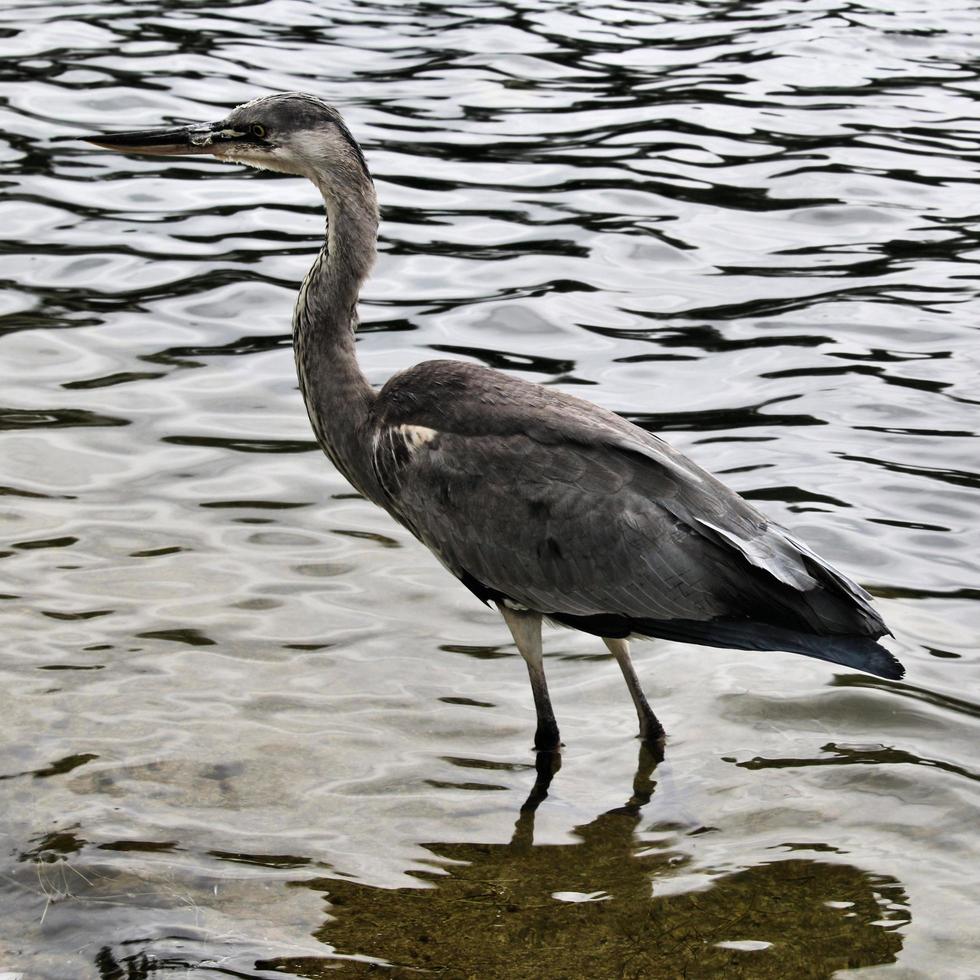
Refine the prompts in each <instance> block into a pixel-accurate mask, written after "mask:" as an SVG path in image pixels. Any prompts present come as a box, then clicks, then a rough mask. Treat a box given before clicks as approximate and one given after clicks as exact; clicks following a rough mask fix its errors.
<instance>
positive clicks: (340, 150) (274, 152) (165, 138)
mask: <svg viewBox="0 0 980 980" xmlns="http://www.w3.org/2000/svg"><path fill="white" fill-rule="evenodd" d="M83 139H85V140H86V141H87V142H89V143H95V144H96V145H97V146H104V147H106V148H107V149H110V150H119V151H121V152H123V153H144V154H151V155H154V156H185V155H188V154H202V153H207V154H210V155H211V156H213V157H217V158H218V159H219V160H228V161H230V162H234V163H245V164H248V165H249V166H251V167H259V168H260V169H263V170H278V171H280V172H282V173H287V174H300V175H302V176H305V177H309V178H311V179H312V180H314V181H317V182H318V183H323V182H324V179H325V177H326V176H327V175H331V174H333V175H339V176H341V177H344V178H346V180H347V182H348V183H349V182H350V181H351V178H356V177H361V178H363V177H367V178H368V181H369V182H370V177H369V176H368V170H367V164H366V163H365V162H364V157H363V155H362V154H361V150H360V147H358V145H357V143H356V142H355V141H354V137H353V136H351V134H350V131H349V130H348V129H347V127H346V126H345V125H344V121H343V119H341V117H340V113H339V112H337V110H336V109H334V108H333V106H330V105H327V103H326V102H323V101H322V100H321V99H318V98H316V97H315V96H312V95H304V94H302V93H299V92H288V93H283V94H278V95H269V96H266V97H264V98H261V99H255V100H254V101H253V102H246V103H245V104H244V105H240V106H238V108H237V109H233V110H232V111H231V112H229V113H228V115H227V116H225V117H224V118H223V119H220V120H218V121H217V122H213V123H198V124H195V125H192V126H181V127H178V128H176V129H173V128H171V129H149V130H141V131H138V132H131V133H112V134H106V135H99V136H86V137H83Z"/></svg>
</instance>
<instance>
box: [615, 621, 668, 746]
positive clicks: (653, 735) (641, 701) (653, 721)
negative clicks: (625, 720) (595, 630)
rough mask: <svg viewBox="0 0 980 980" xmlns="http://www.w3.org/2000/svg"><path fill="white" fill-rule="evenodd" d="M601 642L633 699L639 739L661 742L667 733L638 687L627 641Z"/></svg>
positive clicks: (638, 682) (641, 689)
mask: <svg viewBox="0 0 980 980" xmlns="http://www.w3.org/2000/svg"><path fill="white" fill-rule="evenodd" d="M602 641H603V643H605V644H606V646H607V647H609V652H610V653H611V654H612V655H613V656H614V657H615V658H616V663H618V664H619V669H620V670H621V671H622V672H623V678H624V679H625V681H626V686H627V687H628V688H629V692H630V697H631V698H632V699H633V704H634V705H636V715H637V717H638V718H639V719H640V738H642V739H643V740H644V741H645V742H660V741H663V738H664V736H665V735H666V734H667V733H666V732H665V731H664V726H663V725H661V724H660V722H659V721H657V716H656V715H655V714H654V713H653V711H652V710H651V709H650V705H649V704H648V703H647V699H646V696H645V695H644V693H643V688H641V687H640V679H639V678H638V677H637V676H636V671H635V670H634V669H633V662H632V661H631V660H630V645H629V643H628V641H626V640H616V639H613V638H612V637H608V636H604V637H603V638H602Z"/></svg>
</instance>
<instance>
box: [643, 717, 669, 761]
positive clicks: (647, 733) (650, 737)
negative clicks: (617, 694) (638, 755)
mask: <svg viewBox="0 0 980 980" xmlns="http://www.w3.org/2000/svg"><path fill="white" fill-rule="evenodd" d="M639 738H640V741H641V742H643V744H644V745H648V746H650V747H651V748H653V747H659V749H660V751H661V753H662V752H663V747H664V743H665V742H666V741H667V731H666V729H665V728H664V726H663V725H661V724H660V722H659V721H658V720H657V716H656V715H655V714H654V713H653V712H652V711H651V712H650V713H649V714H648V715H641V716H640V735H639Z"/></svg>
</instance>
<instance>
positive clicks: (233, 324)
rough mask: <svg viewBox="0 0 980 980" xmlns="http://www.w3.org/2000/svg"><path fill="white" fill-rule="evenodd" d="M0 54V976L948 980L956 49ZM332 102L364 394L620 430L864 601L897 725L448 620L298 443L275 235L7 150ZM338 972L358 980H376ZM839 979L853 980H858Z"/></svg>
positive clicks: (963, 392)
mask: <svg viewBox="0 0 980 980" xmlns="http://www.w3.org/2000/svg"><path fill="white" fill-rule="evenodd" d="M881 7H882V5H880V4H871V3H854V2H846V3H845V2H840V0H819V2H812V0H806V2H803V0H798V2H785V0H784V2H778V3H776V2H756V3H747V4H746V3H739V4H734V3H721V2H711V3H709V2H702V3H698V2H693V0H689V2H687V3H685V4H676V3H666V2H664V3H661V2H652V3H636V2H631V3H625V2H618V3H617V2H611V3H606V4H591V3H589V4H571V3H557V2H552V0H538V2H532V0H526V2H524V0H522V2H513V3H489V2H474V3H466V2H461V3H457V4H452V5H443V4H414V3H396V4H391V3H380V2H356V0H347V2H332V0H331V2H325V3H312V2H302V0H273V2H269V3H222V4H216V3H215V4H208V3H198V2H189V0H188V2H183V3H177V2H157V3H141V2H131V3H124V4H120V3H118V2H113V3H108V2H80V3H66V2H62V3H43V4H42V3H34V4H28V3H23V4H18V3H8V4H6V5H4V6H3V7H2V8H0V54H2V55H4V61H3V63H2V64H0V96H2V102H0V125H2V130H3V132H4V134H5V135H4V137H3V139H2V140H0V167H2V176H0V180H2V182H3V187H4V198H3V201H2V205H0V207H2V216H3V224H2V231H0V235H2V238H3V252H4V258H3V273H2V278H3V280H4V286H5V287H6V290H5V292H4V294H3V296H2V306H0V494H2V500H0V600H3V601H0V617H2V618H0V635H2V637H3V645H2V650H0V691H2V692H3V693H2V695H0V697H2V709H3V721H2V725H3V738H2V746H0V801H2V809H0V820H2V824H0V833H2V838H0V840H2V850H0V862H2V863H0V974H2V975H3V976H6V975H7V973H5V972H4V971H8V973H13V974H15V975H16V974H20V973H23V974H24V975H25V977H29V978H32V980H33V978H52V980H64V978H67V977H71V978H75V977H79V978H87V977H98V978H102V980H116V978H129V980H139V978H149V977H152V976H157V975H164V974H170V973H172V974H176V975H180V976H193V977H209V976H242V977H273V976H276V977H279V976H284V975H285V976H297V977H325V976H337V975H341V976H347V975H351V976H355V975H360V974H361V973H367V972H370V971H371V970H372V969H373V970H375V971H377V972H381V973H382V974H384V973H386V972H387V973H389V974H391V975H396V976H402V975H405V976H407V975H409V974H410V973H411V975H415V973H414V972H413V971H416V970H421V971H422V973H423V975H425V974H426V971H428V972H430V973H434V974H436V975H440V976H447V977H457V976H458V977H463V976H474V977H477V976H478V977H507V978H517V977H532V976H533V977H577V976H592V977H599V976H610V977H612V976H616V977H619V976H624V977H659V976H664V977H674V976H679V975H691V976H705V975H720V974H722V973H724V974H725V975H731V976H752V977H764V976H772V977H783V976H786V977H790V976H792V977H799V976H813V977H821V976H828V975H830V974H831V973H833V972H834V971H844V970H847V969H848V968H857V967H878V968H880V973H881V975H889V976H894V977H899V976H900V977H937V976H942V977H959V976H970V975H976V969H977V963H978V961H980V950H978V946H977V940H976V920H977V914H978V889H977V884H976V867H977V864H976V862H977V848H976V843H977V819H976V812H977V811H976V804H977V793H976V783H977V770H976V746H977V727H978V726H977V717H978V713H980V702H978V698H977V693H976V692H977V690H978V681H980V639H978V637H980V615H978V603H977V600H978V598H980V574H978V562H977V554H978V552H980V534H978V528H980V502H978V494H977V488H978V485H980V452H978V449H977V441H976V431H975V430H976V428H977V426H976V420H977V411H978V409H977V405H978V400H977V376H978V358H977V355H976V351H977V340H978V338H977V323H978V322H980V302H978V299H977V279H978V266H977V264H976V260H977V258H978V256H980V241H978V239H980V217H978V215H980V193H978V191H977V177H978V170H980V150H978V142H977V141H978V136H980V125H978V123H977V121H976V115H977V113H976V106H977V98H978V93H980V81H978V77H977V71H976V51H977V45H978V42H980V36H978V35H980V28H978V26H977V24H978V21H977V17H976V13H977V11H976V6H975V4H971V3H961V4H956V3H951V4H944V5H943V9H942V10H941V11H940V12H934V8H933V7H932V6H931V5H930V4H928V3H926V2H925V0H916V2H911V0H896V2H894V3H890V4H888V5H887V10H883V9H881ZM291 89H302V90H308V91H312V92H315V93H317V94H319V95H322V96H324V97H326V98H329V99H330V100H332V101H334V102H335V103H336V104H337V105H339V106H340V107H341V108H342V109H343V111H344V113H345V115H346V117H347V119H348V122H349V124H350V126H351V128H352V130H353V131H354V133H355V134H356V136H357V137H358V139H359V140H361V141H362V143H363V145H364V147H365V151H366V153H367V156H368V159H369V162H370V165H371V167H372V170H373V171H374V173H375V176H376V180H377V184H378V190H379V194H380V198H381V200H382V204H383V209H384V213H383V226H382V231H381V248H382V255H381V258H380V262H379V265H378V268H377V271H376V274H375V276H374V278H373V280H372V281H371V283H370V284H369V285H368V287H367V289H366V292H365V296H364V302H363V304H362V319H363V323H364V325H363V331H362V335H361V338H360V344H359V351H360V356H361V358H362V362H363V364H364V366H365V369H366V371H367V373H368V375H369V377H370V379H371V380H372V381H373V382H376V383H379V384H380V383H382V382H383V381H384V380H385V379H386V378H387V377H388V376H389V375H390V374H392V373H393V372H394V371H396V370H398V369H399V368H402V367H404V366H406V365H409V364H412V363H414V362H416V361H418V360H421V359H423V358H426V357H432V356H444V355H445V354H447V353H448V354H449V355H451V356H457V357H461V358H468V359H474V360H477V361H480V362H483V363H487V364H491V365H493V366H495V367H499V368H502V369H504V370H509V371H514V372H516V373H518V374H520V375H521V376H523V377H527V378H530V379H532V380H536V381H540V382H543V383H546V384H554V385H557V386H560V387H562V388H564V389H566V390H569V391H573V392H576V393H578V394H582V395H584V396H586V397H588V398H590V399H593V400H594V401H596V402H599V403H601V404H603V405H606V406H608V407H610V408H613V409H615V410H617V411H619V412H622V413H624V414H626V415H628V416H629V417H630V418H632V419H634V420H635V421H638V422H639V423H640V424H642V425H644V426H647V427H650V428H652V429H655V430H657V431H660V432H663V433H665V434H666V435H667V436H668V438H670V439H671V441H673V442H674V443H675V444H676V445H678V446H680V447H682V448H683V449H684V450H685V451H687V452H689V453H690V454H691V455H692V456H693V457H694V458H695V459H696V460H697V461H698V462H700V463H702V464H704V465H706V466H708V467H709V468H710V469H712V470H713V471H715V472H716V473H718V474H720V475H722V477H723V478H724V479H725V480H726V481H727V482H729V483H730V484H731V485H733V486H735V487H736V488H737V489H739V490H740V491H742V492H743V493H745V494H746V495H747V496H748V497H749V498H750V499H752V500H755V501H758V502H759V503H760V506H762V507H763V508H764V509H765V510H766V511H767V512H768V513H769V514H771V515H772V516H773V517H774V518H776V519H778V520H780V521H782V522H783V523H784V524H786V525H788V526H789V527H790V528H792V529H793V530H794V531H795V532H797V533H798V534H800V535H801V536H802V537H804V538H805V539H806V540H807V541H808V542H810V543H811V544H812V545H813V546H814V547H816V548H817V549H818V550H819V551H820V552H821V553H822V554H824V555H825V556H827V557H828V558H829V559H831V560H832V561H834V562H835V563H836V564H838V565H840V566H841V567H842V568H844V569H846V570H847V571H848V572H849V573H850V574H851V575H853V576H854V577H855V578H856V579H858V580H859V581H861V582H862V583H864V584H865V585H866V586H867V587H868V588H869V589H870V590H871V591H872V592H873V593H874V594H875V595H876V597H877V605H878V607H879V609H880V610H881V612H882V613H883V615H884V616H885V618H886V619H887V621H888V623H889V625H890V626H891V628H892V630H893V631H894V633H895V639H894V641H888V642H889V646H890V648H891V649H892V650H893V651H894V652H895V653H896V654H897V655H898V656H899V657H900V658H901V659H902V660H903V662H904V663H905V664H906V667H907V668H908V673H907V675H906V677H905V679H904V680H903V681H901V682H896V683H892V682H887V681H882V680H878V679H876V678H872V677H869V676H866V675H859V674H854V673H847V672H844V671H842V670H837V671H835V670H834V669H832V668H830V667H829V666H828V665H825V664H820V663H817V662H814V661H808V660H804V659H803V658H799V657H793V656H789V655H778V654H773V655H761V654H755V655H753V654H749V653H738V652H725V651H718V650H702V649H699V648H694V647H682V646H678V645H675V644H670V643H665V642H661V643H656V644H643V645H637V647H636V648H635V659H636V662H637V667H638V670H639V672H640V674H641V676H642V677H643V678H644V682H645V685H646V687H647V690H648V693H649V695H650V696H651V700H652V701H653V703H654V705H655V707H656V708H657V710H658V713H659V714H660V716H661V718H662V719H663V720H664V722H665V723H666V725H667V728H668V730H669V731H670V732H671V736H672V737H671V739H670V742H669V744H668V748H667V755H666V759H665V760H664V761H663V762H662V763H660V764H659V765H658V766H657V767H656V768H655V769H651V763H652V760H650V759H649V758H644V757H643V756H642V755H641V757H640V759H639V762H638V760H637V743H636V742H635V741H634V739H633V735H634V725H635V717H634V715H633V712H632V708H631V706H630V705H629V701H628V698H627V695H626V691H625V689H624V688H623V685H622V682H621V680H620V678H619V676H618V671H617V669H616V666H615V664H614V663H613V662H612V661H611V660H610V659H609V658H607V657H605V656H602V653H603V652H604V651H603V649H602V647H601V645H600V644H597V642H596V641H595V640H594V639H593V638H590V637H587V636H583V635H580V634H574V633H567V632H558V631H554V632H552V633H549V635H548V636H547V639H546V650H547V654H548V659H547V667H548V671H549V678H550V682H551V686H552V693H553V697H554V700H555V704H556V709H557V712H558V716H559V721H560V723H561V726H562V734H563V737H564V739H565V741H566V743H567V747H566V750H565V752H564V757H563V764H562V768H561V770H560V771H559V772H558V773H557V774H556V775H555V776H554V779H553V781H552V783H551V785H550V788H549V791H548V796H547V798H546V799H544V800H543V802H541V803H540V805H539V806H538V808H537V810H536V811H530V810H525V811H524V812H523V813H522V811H521V806H522V803H523V802H524V800H525V798H526V797H527V796H528V794H529V793H531V792H532V787H533V786H534V784H535V771H534V758H533V753H532V751H531V749H530V740H531V735H532V730H533V709H532V706H531V699H530V692H529V690H528V687H527V681H526V675H525V671H524V667H523V664H522V662H521V660H520V657H519V655H518V654H517V652H516V650H515V649H514V647H513V646H512V644H511V643H510V642H509V637H508V636H507V634H506V631H505V629H504V627H503V625H502V624H501V622H500V621H499V619H498V617H497V615H496V614H495V613H494V612H492V611H491V610H489V609H486V608H484V607H482V606H481V605H479V604H478V603H477V602H476V601H475V599H473V598H472V596H470V595H469V594H468V593H467V592H466V591H465V590H464V589H463V588H462V587H461V586H459V585H457V584H456V583H454V582H453V581H452V580H451V579H450V578H449V577H448V576H447V575H446V574H445V572H443V570H442V569H441V568H440V567H439V566H438V565H437V563H436V562H435V560H434V559H433V558H431V556H429V554H428V553H427V552H426V551H424V549H423V548H422V547H421V546H420V545H418V544H417V543H416V542H415V541H414V540H413V539H412V538H411V537H410V536H409V535H408V534H407V533H406V532H405V531H403V530H402V529H401V528H399V527H397V526H395V525H394V524H393V522H392V521H391V520H390V519H389V518H388V517H387V516H386V515H385V514H383V513H382V512H380V511H378V510H377V509H375V508H373V507H372V506H370V505H369V504H367V503H366V502H364V501H362V500H360V499H359V498H358V497H357V496H356V495H354V494H352V493H351V491H350V489H349V487H348V486H347V485H346V484H345V483H344V481H343V479H342V478H341V477H340V476H339V475H338V474H337V473H336V472H334V471H333V469H332V468H331V466H330V465H329V464H328V463H327V461H326V460H325V459H324V458H323V457H322V456H321V455H320V454H319V452H318V451H317V450H316V448H315V446H314V445H313V442H312V436H311V433H310V431H309V428H308V423H307V421H306V417H305V412H304V410H303V407H302V404H301V402H300V398H299V395H298V392H297V390H296V383H295V376H294V369H293V364H292V358H291V355H290V351H289V346H290V338H289V335H288V323H289V313H290V309H291V305H292V302H293V300H294V297H295V293H296V289H297V284H298V282H299V280H300V279H301V278H302V276H303V274H304V272H305V269H306V267H307V266H308V264H309V262H310V261H311V259H312V256H313V254H314V253H315V251H316V249H317V248H318V247H319V236H320V235H321V233H322V217H321V214H320V211H319V208H318V205H317V199H316V197H315V194H314V193H313V191H312V189H311V188H310V187H309V186H307V185H306V184H304V182H302V181H300V180H296V179H291V178H280V177H274V176H266V175H258V174H253V173H247V172H244V171H239V170H237V169H235V168H231V167H228V166H224V165H221V164H218V163H216V162H212V161H206V160H200V159H193V160H177V161H171V162H169V163H166V162H164V163H161V162H160V161H153V160H148V159H139V158H123V157H119V156H114V155H112V154H109V153H104V152H101V151H96V150H93V149H87V148H84V147H82V146H79V145H76V144H72V143H69V142H57V141H56V140H55V137H59V136H69V135H75V134H78V133H82V132H92V131H99V130H103V131H104V130H122V129H127V128H143V127H145V126H148V125H155V124H157V123H164V122H169V121H172V120H176V119H180V120H195V121H199V120H207V119H212V118H217V117H219V116H220V115H221V114H223V112H224V111H225V110H226V108H227V107H230V106H232V105H234V104H236V103H238V102H241V101H245V100H246V99H249V98H253V97H255V96H257V95H260V94H263V93H268V92H273V91H281V90H291ZM386 965H387V966H386ZM869 975H878V973H877V972H874V973H873V974H869Z"/></svg>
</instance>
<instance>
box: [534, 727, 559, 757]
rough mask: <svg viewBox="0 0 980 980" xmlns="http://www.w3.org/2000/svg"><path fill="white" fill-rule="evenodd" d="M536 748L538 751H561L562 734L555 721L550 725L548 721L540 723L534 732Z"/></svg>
mask: <svg viewBox="0 0 980 980" xmlns="http://www.w3.org/2000/svg"><path fill="white" fill-rule="evenodd" d="M534 749H535V751H536V752H561V736H560V735H559V734H558V726H557V725H556V724H555V723H554V721H552V722H551V724H550V725H549V724H547V723H546V722H539V723H538V728H537V731H536V732H535V733H534Z"/></svg>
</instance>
